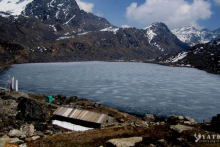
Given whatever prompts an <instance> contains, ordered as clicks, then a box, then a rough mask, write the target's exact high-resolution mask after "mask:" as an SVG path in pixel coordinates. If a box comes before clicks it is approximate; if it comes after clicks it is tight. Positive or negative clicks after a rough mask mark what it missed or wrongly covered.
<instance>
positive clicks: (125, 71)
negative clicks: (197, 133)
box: [0, 62, 220, 122]
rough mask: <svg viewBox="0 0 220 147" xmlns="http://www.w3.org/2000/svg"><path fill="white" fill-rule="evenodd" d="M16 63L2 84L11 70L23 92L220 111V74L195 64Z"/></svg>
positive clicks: (124, 106)
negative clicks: (174, 65)
mask: <svg viewBox="0 0 220 147" xmlns="http://www.w3.org/2000/svg"><path fill="white" fill-rule="evenodd" d="M13 66H14V67H12V68H10V69H8V70H5V71H4V72H2V73H0V87H4V86H5V84H6V81H7V80H8V75H11V77H12V76H14V77H15V79H18V80H19V90H20V91H22V92H26V93H37V94H54V95H55V94H63V95H66V96H73V95H76V96H78V97H80V98H87V99H89V100H91V101H93V102H98V103H102V104H104V105H106V106H109V107H115V108H117V109H119V110H120V111H124V112H129V113H135V114H139V115H144V114H146V113H150V114H155V115H159V116H164V117H168V116H170V115H173V114H175V115H183V116H189V117H192V118H195V120H196V121H199V122H202V121H203V120H206V121H209V120H211V118H212V116H214V115H216V114H218V113H220V107H219V105H220V99H219V95H220V89H219V87H220V82H219V81H220V76H219V75H214V74H209V73H206V72H205V71H201V70H197V69H194V68H185V67H167V66H161V65H156V64H148V63H128V62H127V63H126V62H72V63H35V64H17V65H13Z"/></svg>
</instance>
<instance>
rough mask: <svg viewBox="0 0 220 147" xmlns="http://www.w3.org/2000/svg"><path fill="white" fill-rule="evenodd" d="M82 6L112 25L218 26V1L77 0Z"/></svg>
mask: <svg viewBox="0 0 220 147" xmlns="http://www.w3.org/2000/svg"><path fill="white" fill-rule="evenodd" d="M76 1H77V3H78V5H79V6H80V8H81V9H84V10H85V11H87V12H91V13H93V14H95V15H98V16H101V17H104V18H106V19H107V20H108V21H109V22H110V23H111V24H113V25H115V26H117V27H121V26H122V25H128V26H131V27H136V28H145V27H147V26H149V25H150V24H152V23H154V22H164V23H165V24H166V25H167V26H168V27H169V28H170V29H175V28H178V27H184V26H194V27H196V28H197V29H202V28H208V29H209V30H215V29H218V28H220V0H76Z"/></svg>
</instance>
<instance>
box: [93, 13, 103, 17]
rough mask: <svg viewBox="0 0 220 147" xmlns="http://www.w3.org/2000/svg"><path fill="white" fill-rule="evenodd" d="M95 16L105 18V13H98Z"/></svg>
mask: <svg viewBox="0 0 220 147" xmlns="http://www.w3.org/2000/svg"><path fill="white" fill-rule="evenodd" d="M95 15H97V16H99V17H103V16H104V14H103V13H96V14H95Z"/></svg>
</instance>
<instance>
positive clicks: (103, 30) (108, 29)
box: [100, 27, 119, 34]
mask: <svg viewBox="0 0 220 147" xmlns="http://www.w3.org/2000/svg"><path fill="white" fill-rule="evenodd" d="M118 30H119V28H113V27H108V28H105V29H101V30H100V31H102V32H105V31H107V32H113V33H114V34H116V33H117V31H118Z"/></svg>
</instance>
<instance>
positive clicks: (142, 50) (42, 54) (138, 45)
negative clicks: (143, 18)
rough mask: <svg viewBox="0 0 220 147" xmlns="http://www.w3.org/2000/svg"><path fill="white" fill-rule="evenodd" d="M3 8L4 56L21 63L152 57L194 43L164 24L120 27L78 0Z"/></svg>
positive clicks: (33, 0) (7, 0)
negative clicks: (83, 5) (84, 9)
mask: <svg viewBox="0 0 220 147" xmlns="http://www.w3.org/2000/svg"><path fill="white" fill-rule="evenodd" d="M0 6H1V9H0V10H1V12H0V44H1V45H2V46H4V48H3V50H2V51H1V53H4V54H2V57H4V58H5V59H6V57H7V56H9V55H10V56H12V57H11V59H16V60H15V61H13V62H16V63H22V62H50V61H53V62H55V61H79V60H80V61H81V60H121V59H122V60H146V59H153V58H156V57H158V56H160V55H162V54H168V53H177V52H179V51H181V50H184V49H187V48H188V47H189V46H188V45H187V44H185V43H183V42H181V41H180V40H179V39H178V38H177V37H176V36H175V35H173V34H172V32H171V31H170V30H169V29H168V28H167V26H166V25H165V24H163V23H154V24H152V25H151V26H149V27H147V28H144V29H136V28H133V27H121V28H118V27H116V26H114V25H112V24H110V23H109V22H108V21H107V20H106V19H105V18H102V17H98V16H96V15H93V14H92V13H87V12H85V11H83V10H80V8H79V6H78V5H77V3H76V1H75V0H1V1H0ZM3 7H4V8H3ZM14 44H16V46H18V47H17V48H16V49H9V48H10V46H13V45H14ZM19 45H20V46H19ZM1 53H0V54H1ZM0 56H1V55H0Z"/></svg>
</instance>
